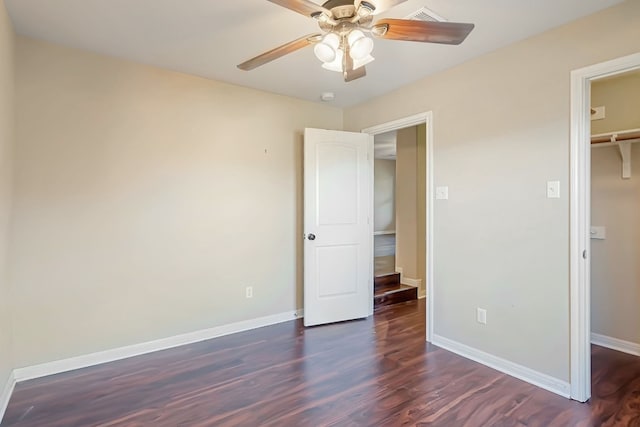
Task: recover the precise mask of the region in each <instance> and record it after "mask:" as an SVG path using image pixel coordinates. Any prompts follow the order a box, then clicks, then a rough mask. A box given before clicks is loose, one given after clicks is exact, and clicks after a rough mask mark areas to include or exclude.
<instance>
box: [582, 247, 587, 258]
mask: <svg viewBox="0 0 640 427" xmlns="http://www.w3.org/2000/svg"><path fill="white" fill-rule="evenodd" d="M582 258H583V259H587V250H586V249H585V250H584V251H582Z"/></svg>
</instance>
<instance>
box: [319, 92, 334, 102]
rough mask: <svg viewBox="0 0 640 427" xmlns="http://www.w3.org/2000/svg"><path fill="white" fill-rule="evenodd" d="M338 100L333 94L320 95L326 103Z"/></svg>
mask: <svg viewBox="0 0 640 427" xmlns="http://www.w3.org/2000/svg"><path fill="white" fill-rule="evenodd" d="M335 98H336V95H335V94H334V93H333V92H324V93H322V95H320V99H322V100H323V101H324V102H331V101H333V100H334V99H335Z"/></svg>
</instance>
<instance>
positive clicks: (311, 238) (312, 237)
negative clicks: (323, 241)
mask: <svg viewBox="0 0 640 427" xmlns="http://www.w3.org/2000/svg"><path fill="white" fill-rule="evenodd" d="M307 239H309V240H316V235H315V234H313V233H309V235H308V236H307Z"/></svg>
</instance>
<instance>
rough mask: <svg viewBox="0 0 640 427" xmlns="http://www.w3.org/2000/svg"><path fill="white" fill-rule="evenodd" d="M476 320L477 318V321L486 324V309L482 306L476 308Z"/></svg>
mask: <svg viewBox="0 0 640 427" xmlns="http://www.w3.org/2000/svg"><path fill="white" fill-rule="evenodd" d="M477 320H478V323H482V324H483V325H486V324H487V310H485V309H484V308H478V313H477Z"/></svg>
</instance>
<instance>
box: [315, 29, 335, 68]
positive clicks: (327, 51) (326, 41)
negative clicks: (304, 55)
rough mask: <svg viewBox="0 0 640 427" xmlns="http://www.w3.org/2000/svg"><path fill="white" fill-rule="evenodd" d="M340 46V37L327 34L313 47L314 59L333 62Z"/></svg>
mask: <svg viewBox="0 0 640 427" xmlns="http://www.w3.org/2000/svg"><path fill="white" fill-rule="evenodd" d="M339 46H340V37H339V36H338V35H337V34H335V33H329V34H327V35H326V36H324V38H323V39H322V41H321V42H320V43H318V44H316V45H315V47H314V48H313V52H314V53H315V54H316V57H317V58H318V59H319V60H320V61H322V62H324V63H327V62H333V61H335V59H336V54H337V50H338V47H339Z"/></svg>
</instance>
